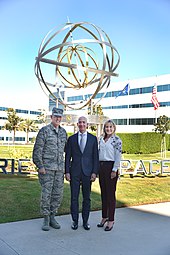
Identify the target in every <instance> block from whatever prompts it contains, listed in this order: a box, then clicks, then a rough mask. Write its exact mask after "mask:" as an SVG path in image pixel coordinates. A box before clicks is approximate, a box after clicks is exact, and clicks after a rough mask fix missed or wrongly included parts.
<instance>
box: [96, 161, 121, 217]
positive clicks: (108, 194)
mask: <svg viewBox="0 0 170 255" xmlns="http://www.w3.org/2000/svg"><path fill="white" fill-rule="evenodd" d="M113 164H114V161H100V170H99V183H100V189H101V200H102V218H109V221H114V215H115V208H116V184H117V179H118V172H117V174H116V177H115V178H114V179H111V171H112V168H113Z"/></svg>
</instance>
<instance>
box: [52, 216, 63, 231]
mask: <svg viewBox="0 0 170 255" xmlns="http://www.w3.org/2000/svg"><path fill="white" fill-rule="evenodd" d="M50 226H51V227H52V228H55V229H60V228H61V226H60V224H59V223H58V222H57V221H56V220H55V214H51V215H50Z"/></svg>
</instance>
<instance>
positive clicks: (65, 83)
mask: <svg viewBox="0 0 170 255" xmlns="http://www.w3.org/2000/svg"><path fill="white" fill-rule="evenodd" d="M76 38H78V39H76ZM114 62H116V63H114ZM119 62H120V56H119V53H118V51H117V50H116V48H115V47H114V46H113V45H112V43H111V41H110V39H109V37H108V35H107V34H106V33H105V32H104V31H103V30H102V29H101V28H99V27H97V26H95V25H94V24H91V23H88V22H78V23H66V24H65V25H63V26H62V27H61V28H60V29H53V30H51V31H50V32H49V33H48V34H47V35H46V36H45V38H44V39H43V41H42V43H41V45H40V48H39V51H38V56H37V58H36V63H35V75H36V77H37V78H38V81H39V83H40V85H41V87H42V89H43V90H44V92H45V90H46V91H47V92H48V93H49V94H50V95H51V97H52V100H54V101H55V100H59V102H60V103H61V104H63V105H65V106H67V107H69V108H71V109H82V108H84V107H85V106H87V105H88V104H89V103H90V101H91V100H92V99H94V98H95V97H96V95H97V94H98V92H99V91H100V90H102V89H105V91H106V90H107V88H108V87H109V85H110V80H111V77H112V76H118V75H117V74H116V73H115V70H116V68H117V67H118V65H119ZM47 64H48V65H47ZM50 68H52V69H53V71H50ZM52 72H53V73H54V76H53V77H52ZM63 89H65V90H67V89H76V90H80V91H84V90H85V89H86V90H87V89H88V92H89V91H90V92H91V94H89V97H88V98H87V97H85V98H83V100H81V102H77V104H75V103H74V104H72V103H69V102H65V100H64V99H63V97H62V96H61V93H60V92H61V90H63ZM52 90H54V91H57V92H58V95H59V98H57V97H56V96H55V94H54V91H52ZM83 93H84V92H82V94H83Z"/></svg>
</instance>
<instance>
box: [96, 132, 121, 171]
mask: <svg viewBox="0 0 170 255" xmlns="http://www.w3.org/2000/svg"><path fill="white" fill-rule="evenodd" d="M121 151H122V141H121V140H120V138H119V137H118V136H115V135H113V136H111V137H110V138H109V139H108V140H107V141H106V142H105V141H104V139H103V137H101V138H100V141H99V161H114V166H113V169H112V171H114V172H116V171H117V169H118V168H119V166H120V160H121Z"/></svg>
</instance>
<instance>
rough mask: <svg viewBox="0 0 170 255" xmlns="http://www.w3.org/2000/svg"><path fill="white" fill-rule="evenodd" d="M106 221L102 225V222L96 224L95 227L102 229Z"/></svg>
mask: <svg viewBox="0 0 170 255" xmlns="http://www.w3.org/2000/svg"><path fill="white" fill-rule="evenodd" d="M107 221H108V219H105V221H103V223H102V222H100V223H98V224H97V227H98V228H102V227H103V226H104V224H105V223H106V222H107Z"/></svg>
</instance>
